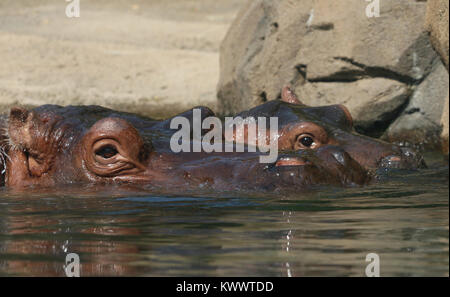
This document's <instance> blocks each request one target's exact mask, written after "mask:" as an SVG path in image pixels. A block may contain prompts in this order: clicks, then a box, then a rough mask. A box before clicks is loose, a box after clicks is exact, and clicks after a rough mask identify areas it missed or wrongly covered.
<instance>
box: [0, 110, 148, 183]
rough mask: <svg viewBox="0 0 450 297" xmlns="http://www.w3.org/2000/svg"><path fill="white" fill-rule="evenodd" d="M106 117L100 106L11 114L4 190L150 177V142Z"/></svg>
mask: <svg viewBox="0 0 450 297" xmlns="http://www.w3.org/2000/svg"><path fill="white" fill-rule="evenodd" d="M104 112H105V110H103V109H99V108H97V107H85V108H82V107H66V108H62V107H58V106H43V107H41V108H37V109H35V110H34V111H28V110H26V109H23V108H13V109H11V112H10V115H9V120H8V123H7V125H8V127H7V139H6V140H7V142H8V145H7V147H8V149H7V162H6V166H5V167H6V172H5V177H4V183H5V185H6V186H12V187H14V186H16V187H17V186H33V185H39V186H54V185H56V184H67V183H76V182H83V181H99V182H108V181H112V179H114V178H118V179H120V178H121V177H124V176H126V177H127V178H128V179H133V178H139V177H140V176H141V175H143V174H146V171H147V167H146V162H147V159H148V156H149V153H150V151H151V143H150V142H149V141H144V140H143V139H142V137H141V136H140V135H139V133H138V131H137V130H136V129H135V128H134V127H133V126H132V125H131V124H130V123H129V122H127V121H126V120H124V119H121V118H118V117H102V113H104ZM98 118H101V119H99V120H98Z"/></svg>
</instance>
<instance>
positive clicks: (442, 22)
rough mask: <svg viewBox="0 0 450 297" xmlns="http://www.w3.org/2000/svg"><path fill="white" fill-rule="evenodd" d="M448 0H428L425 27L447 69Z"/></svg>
mask: <svg viewBox="0 0 450 297" xmlns="http://www.w3.org/2000/svg"><path fill="white" fill-rule="evenodd" d="M448 6H449V1H448V0H428V2H427V13H426V18H425V28H426V30H427V31H428V32H429V34H430V39H431V43H432V44H433V47H434V48H435V49H436V51H437V52H438V53H439V55H440V56H441V58H442V60H443V61H444V63H445V66H447V70H448V55H449V47H448Z"/></svg>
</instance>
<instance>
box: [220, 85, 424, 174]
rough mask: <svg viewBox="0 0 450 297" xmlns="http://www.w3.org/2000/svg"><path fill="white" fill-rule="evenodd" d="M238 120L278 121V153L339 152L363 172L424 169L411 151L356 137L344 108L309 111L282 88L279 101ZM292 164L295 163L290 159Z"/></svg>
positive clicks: (244, 138)
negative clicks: (275, 118)
mask: <svg viewBox="0 0 450 297" xmlns="http://www.w3.org/2000/svg"><path fill="white" fill-rule="evenodd" d="M238 116H240V117H242V118H247V117H254V118H257V117H266V118H269V117H277V118H278V119H279V120H278V131H279V133H278V135H277V138H278V149H279V151H280V152H282V151H304V150H318V149H320V148H323V147H327V146H334V147H336V148H339V149H340V150H341V151H342V152H344V153H346V154H348V155H349V157H350V158H351V159H353V160H354V161H356V162H357V163H358V164H360V165H361V166H362V167H363V168H365V169H366V170H374V169H377V168H380V167H386V168H404V169H414V168H422V167H425V163H424V161H423V158H422V156H421V155H419V154H417V153H416V152H414V151H413V150H412V149H410V148H405V147H399V146H397V145H394V144H390V143H387V142H383V141H381V140H378V139H373V138H370V137H366V136H363V135H360V134H358V133H356V132H355V131H354V130H353V119H352V116H351V114H350V112H349V111H348V110H347V108H346V107H345V106H343V105H331V106H320V107H310V106H306V105H304V104H303V103H301V101H300V100H299V99H298V98H297V96H296V95H295V94H294V93H293V92H292V91H291V89H290V88H289V87H284V88H283V90H282V92H281V100H275V101H271V102H268V103H265V104H263V105H260V106H257V107H255V108H253V109H251V110H248V111H244V112H242V113H240V114H239V115H238ZM227 140H228V141H233V140H234V141H237V142H244V143H248V141H247V135H245V133H244V135H236V134H234V135H232V137H229V138H228V139H227ZM292 162H293V164H294V163H295V162H297V161H296V160H295V159H293V161H292Z"/></svg>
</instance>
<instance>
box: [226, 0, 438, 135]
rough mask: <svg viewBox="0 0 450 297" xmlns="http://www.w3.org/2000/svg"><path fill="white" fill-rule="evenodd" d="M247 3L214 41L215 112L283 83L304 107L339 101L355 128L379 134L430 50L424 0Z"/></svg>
mask: <svg viewBox="0 0 450 297" xmlns="http://www.w3.org/2000/svg"><path fill="white" fill-rule="evenodd" d="M380 3H381V10H380V17H375V18H368V17H367V16H366V13H365V12H366V7H367V5H368V4H369V2H366V1H361V0H347V1H334V0H315V1H313V0H301V1H300V0H297V1H292V0H279V1H271V0H250V1H248V2H247V3H246V5H244V7H243V8H242V10H241V11H240V13H239V14H238V16H237V18H236V20H235V21H234V23H233V24H232V26H231V28H230V30H229V32H228V34H227V36H226V38H225V40H224V41H223V43H222V46H221V59H220V65H221V72H220V81H219V84H218V99H219V109H220V111H221V112H222V113H224V114H233V113H237V112H240V111H242V110H244V109H248V108H251V107H253V106H255V105H257V104H260V103H263V102H265V101H267V100H274V99H276V98H278V97H279V96H280V90H281V88H282V86H283V85H285V84H291V85H292V86H293V87H294V88H295V90H296V92H297V93H298V94H299V95H300V96H301V99H302V100H303V101H304V102H305V103H307V104H310V105H321V104H323V103H325V102H326V103H329V104H334V103H345V104H346V105H348V106H349V107H350V110H351V111H352V112H353V116H354V118H355V122H356V123H357V125H359V127H360V128H361V130H362V131H365V132H367V133H369V134H371V133H373V135H375V136H376V135H379V134H380V133H382V132H383V130H384V129H386V128H387V127H388V126H389V124H390V123H391V122H393V121H394V120H395V118H396V116H397V115H398V114H400V113H401V111H402V110H403V108H404V107H405V106H406V104H407V102H408V97H409V95H410V94H411V93H412V90H414V85H416V84H418V83H420V82H421V81H422V80H423V79H424V78H425V77H426V76H427V75H428V74H429V73H430V71H431V67H432V65H433V61H435V60H436V59H437V55H436V53H435V52H434V50H433V49H432V47H431V44H430V42H429V39H428V36H427V33H426V32H425V29H424V27H423V24H424V19H425V11H426V2H423V1H411V0H398V1H380Z"/></svg>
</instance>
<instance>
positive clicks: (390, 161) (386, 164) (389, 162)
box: [380, 155, 402, 168]
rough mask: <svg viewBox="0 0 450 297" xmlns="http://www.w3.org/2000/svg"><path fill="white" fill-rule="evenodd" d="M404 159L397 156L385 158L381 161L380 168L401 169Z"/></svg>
mask: <svg viewBox="0 0 450 297" xmlns="http://www.w3.org/2000/svg"><path fill="white" fill-rule="evenodd" d="M401 162H402V158H401V157H400V156H397V155H391V156H387V157H384V158H383V159H381V161H380V167H383V168H399V167H401V166H400V165H401Z"/></svg>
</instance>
